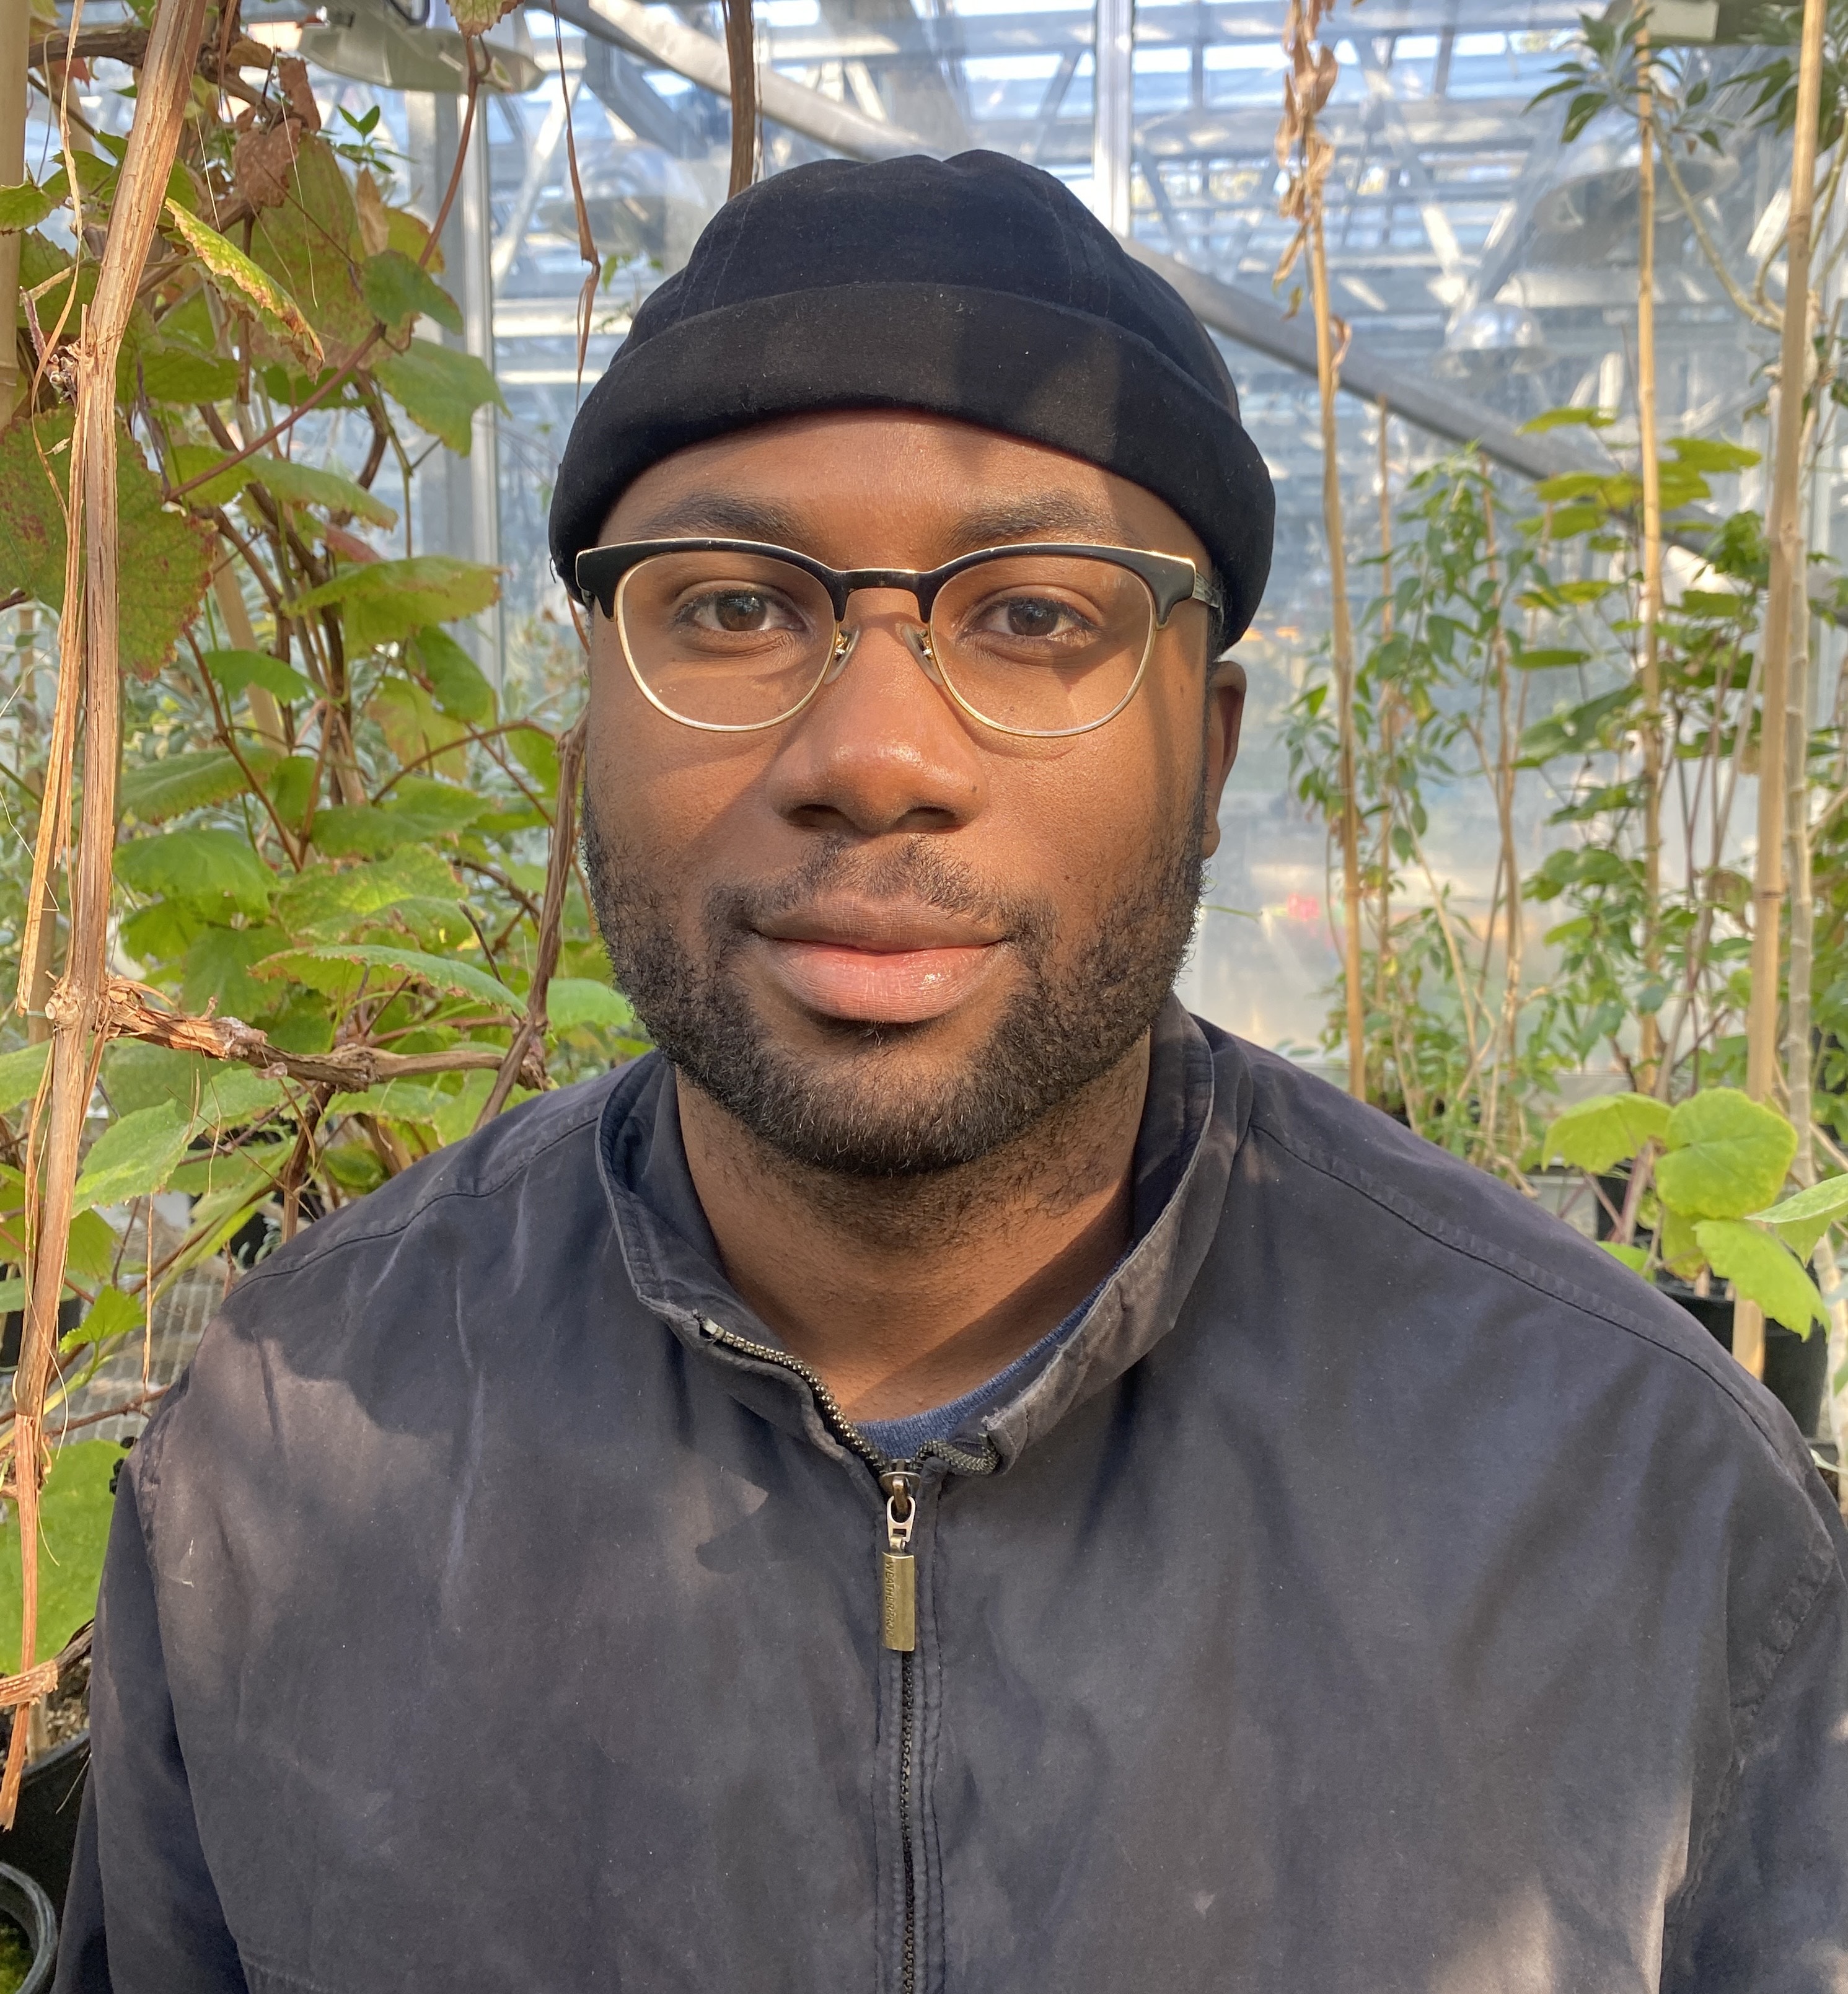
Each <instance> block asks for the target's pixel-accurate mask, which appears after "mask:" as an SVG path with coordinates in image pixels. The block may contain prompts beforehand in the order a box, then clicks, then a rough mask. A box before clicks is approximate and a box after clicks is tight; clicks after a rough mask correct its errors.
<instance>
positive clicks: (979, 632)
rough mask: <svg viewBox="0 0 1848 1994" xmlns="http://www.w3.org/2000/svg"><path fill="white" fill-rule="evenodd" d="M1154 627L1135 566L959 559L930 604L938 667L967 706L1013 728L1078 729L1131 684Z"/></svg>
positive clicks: (1036, 558) (1112, 705)
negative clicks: (963, 564)
mask: <svg viewBox="0 0 1848 1994" xmlns="http://www.w3.org/2000/svg"><path fill="white" fill-rule="evenodd" d="M1154 630H1155V605H1154V598H1152V597H1151V596H1150V594H1149V591H1148V589H1147V586H1146V585H1145V584H1144V583H1143V581H1142V579H1141V577H1140V576H1138V575H1134V574H1131V573H1130V570H1128V569H1127V568H1124V567H1116V565H1115V564H1114V563H1113V562H1110V561H1102V560H1084V559H1082V558H1079V557H1075V556H1071V557H1068V556H1065V555H1057V556H1054V555H1046V554H1023V555H1020V556H1018V557H1003V558H1002V559H1000V560H992V561H983V562H982V563H981V564H979V565H978V566H976V567H972V568H965V569H964V570H963V571H962V574H959V575H957V576H955V577H954V578H953V579H952V580H951V581H950V582H949V583H948V584H946V586H945V588H944V589H943V591H942V592H941V594H939V595H938V598H937V601H936V604H935V605H934V608H933V609H932V611H931V649H932V651H933V652H934V653H935V656H936V659H937V665H938V670H940V671H941V673H943V676H944V678H945V681H946V682H947V683H948V685H949V686H950V687H951V690H953V691H954V692H955V694H956V696H957V697H958V698H959V699H960V700H961V701H962V702H963V704H965V706H968V707H971V708H972V710H973V711H975V713H977V714H979V715H980V716H981V717H982V718H983V719H984V720H986V721H990V722H992V723H993V725H995V726H996V727H1000V728H1006V729H1007V730H1009V731H1010V732H1013V733H1017V734H1075V733H1077V732H1079V731H1082V729H1084V728H1087V727H1095V726H1096V725H1098V724H1099V722H1100V721H1105V720H1108V719H1109V718H1110V716H1111V715H1112V714H1113V713H1115V712H1116V710H1117V708H1118V707H1120V706H1121V705H1122V704H1123V702H1124V701H1126V699H1127V698H1128V697H1130V694H1131V693H1132V692H1133V691H1134V690H1135V689H1136V685H1137V680H1138V678H1139V677H1140V673H1141V671H1142V666H1143V660H1144V659H1145V658H1146V657H1147V655H1148V649H1149V643H1150V639H1151V638H1152V637H1153V636H1154Z"/></svg>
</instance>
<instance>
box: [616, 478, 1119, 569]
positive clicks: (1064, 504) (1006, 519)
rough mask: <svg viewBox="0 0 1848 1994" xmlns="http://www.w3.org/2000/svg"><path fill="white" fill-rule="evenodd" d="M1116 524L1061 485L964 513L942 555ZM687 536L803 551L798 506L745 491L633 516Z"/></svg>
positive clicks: (644, 530)
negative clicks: (1060, 488) (1054, 489)
mask: <svg viewBox="0 0 1848 1994" xmlns="http://www.w3.org/2000/svg"><path fill="white" fill-rule="evenodd" d="M1121 532H1122V528H1121V526H1120V525H1119V522H1117V521H1116V519H1114V518H1113V516H1111V515H1110V514H1109V512H1106V511H1105V510H1102V509H1100V508H1099V507H1097V506H1095V505H1089V504H1087V503H1086V502H1085V501H1084V500H1082V499H1075V498H1071V497H1068V495H1065V493H1063V492H1047V493H1045V494H1044V495H1040V496H1035V497H1033V498H1028V499H1014V500H1011V501H1009V502H1006V503H1005V504H1002V505H985V506H982V507H980V508H979V509H976V510H975V511H973V512H965V513H963V514H962V516H961V517H960V518H958V519H957V520H956V521H955V522H954V523H953V524H952V525H951V526H950V527H949V528H948V530H947V531H946V532H945V534H944V536H943V540H942V543H941V544H942V547H943V553H944V557H945V559H948V560H954V559H955V557H957V556H958V554H965V553H974V552H975V550H977V549H978V548H981V547H994V546H1006V544H1007V543H1009V542H1010V541H1013V540H1081V541H1087V542H1090V543H1094V544H1096V545H1099V546H1109V545H1113V544H1114V543H1115V542H1116V540H1117V539H1118V538H1119V536H1120V534H1121ZM681 534H685V535H687V536H689V537H693V538H708V537H709V538H711V539H714V540H763V541H767V542H769V543H771V544H773V545H774V546H785V547H794V548H796V549H797V550H803V551H806V550H804V547H803V543H804V540H806V539H807V537H808V536H807V532H806V530H805V527H804V522H803V520H802V519H801V516H800V515H798V514H797V513H796V512H794V511H792V510H791V509H790V508H789V507H787V506H786V505H779V504H778V503H777V502H776V500H774V499H747V498H743V497H741V496H739V495H737V494H735V493H733V492H689V493H687V495H685V496H684V498H681V499H676V500H675V501H674V502H673V503H672V504H671V505H667V506H664V507H663V509H661V510H660V512H652V513H650V515H649V516H648V517H647V518H646V519H643V520H640V521H639V522H637V524H636V526H635V528H634V529H633V538H635V539H636V540H671V539H674V538H675V537H676V536H679V535H681Z"/></svg>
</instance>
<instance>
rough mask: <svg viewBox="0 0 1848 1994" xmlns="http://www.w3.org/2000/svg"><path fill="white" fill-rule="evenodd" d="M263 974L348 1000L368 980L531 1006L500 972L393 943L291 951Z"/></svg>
mask: <svg viewBox="0 0 1848 1994" xmlns="http://www.w3.org/2000/svg"><path fill="white" fill-rule="evenodd" d="M254 973H255V975H259V976H267V977H287V978H290V980H291V981H292V982H297V983H301V984H305V985H307V987H308V988H310V990H318V991H321V992H323V993H324V995H328V996H335V997H339V998H341V999H343V1000H344V999H348V998H350V997H351V996H352V995H353V994H354V992H356V991H357V990H358V988H359V987H360V985H362V983H367V984H368V985H369V988H372V989H375V990H377V989H381V988H389V987H390V986H391V985H393V984H394V983H398V982H413V983H420V984H423V985H426V986H427V988H430V989H432V990H434V991H437V992H439V993H441V994H442V995H447V996H451V997H470V998H473V999H475V1000H476V1001H477V1002H480V1003H483V1004H488V1005H491V1006H493V1007H494V1008H495V1009H497V1010H502V1011H515V1012H517V1011H520V1010H523V1009H524V1008H525V1006H523V1003H522V1002H521V1001H520V999H519V998H518V997H516V996H515V995H514V994H513V992H512V991H511V990H509V988H507V986H506V985H505V984H504V983H502V982H501V981H500V980H499V978H498V977H494V976H491V975H489V973H488V971H486V970H485V969H477V968H475V965H474V964H472V963H467V962H458V961H457V960H456V959H455V958H454V957H453V956H443V955H430V954H427V953H425V952H424V951H423V950H421V949H414V948H399V947H395V946H394V945H393V944H391V943H389V942H328V943H324V944H321V946H320V947H315V948H297V949H288V950H285V951H283V953H282V954H278V955H273V956H272V957H270V958H269V961H266V962H260V963H259V964H256V965H255V971H254Z"/></svg>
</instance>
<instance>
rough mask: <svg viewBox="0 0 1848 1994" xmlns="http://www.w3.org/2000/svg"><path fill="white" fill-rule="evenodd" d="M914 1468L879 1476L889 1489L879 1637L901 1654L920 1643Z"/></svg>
mask: <svg viewBox="0 0 1848 1994" xmlns="http://www.w3.org/2000/svg"><path fill="white" fill-rule="evenodd" d="M917 1484H918V1477H917V1473H916V1472H915V1471H914V1470H911V1469H908V1468H893V1469H891V1470H890V1471H889V1472H886V1474H884V1475H881V1476H880V1477H879V1486H880V1488H881V1489H883V1490H884V1491H885V1492H886V1550H885V1555H884V1557H883V1558H882V1559H881V1561H880V1572H879V1639H880V1640H881V1641H882V1642H883V1643H884V1645H885V1646H886V1647H888V1648H890V1649H892V1650H894V1651H895V1652H897V1653H899V1654H901V1655H908V1654H910V1653H911V1651H912V1650H913V1649H914V1648H915V1647H916V1646H917V1560H916V1559H915V1558H914V1557H913V1556H912V1555H911V1533H912V1531H913V1530H914V1528H915V1527H916V1526H917Z"/></svg>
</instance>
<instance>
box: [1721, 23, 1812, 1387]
mask: <svg viewBox="0 0 1848 1994" xmlns="http://www.w3.org/2000/svg"><path fill="white" fill-rule="evenodd" d="M1825 17H1826V0H1803V39H1802V53H1801V57H1800V58H1799V60H1798V69H1797V115H1796V128H1795V132H1794V133H1793V134H1792V135H1791V159H1790V222H1789V226H1788V232H1787V235H1786V238H1785V240H1786V248H1785V258H1786V265H1785V268H1786V276H1785V288H1784V331H1783V338H1782V341H1781V350H1780V357H1779V366H1778V424H1777V447H1776V451H1775V454H1774V457H1773V459H1772V467H1771V521H1770V527H1769V538H1770V541H1771V588H1770V592H1769V597H1768V599H1767V602H1766V604H1765V612H1764V637H1763V640H1762V642H1761V644H1760V646H1759V653H1760V659H1761V667H1762V669H1761V675H1760V693H1759V698H1760V711H1761V714H1762V719H1761V723H1760V726H1759V742H1758V851H1757V859H1756V862H1755V863H1754V868H1753V877H1752V967H1751V999H1750V1006H1749V1007H1748V1009H1747V1013H1746V1081H1745V1085H1746V1091H1747V1093H1748V1094H1749V1095H1750V1096H1751V1097H1752V1098H1753V1099H1754V1101H1763V1100H1765V1099H1766V1098H1768V1097H1770V1096H1771V1095H1773V1094H1774V1093H1775V1091H1776V1090H1777V1085H1778V1078H1779V1076H1778V955H1779V947H1778V942H1779V936H1778V922H1779V919H1780V916H1781V902H1782V900H1783V898H1784V863H1783V860H1784V820H1785V808H1786V803H1787V799H1786V797H1785V753H1784V742H1785V714H1786V711H1787V710H1788V706H1789V703H1790V696H1789V684H1790V677H1789V663H1790V639H1791V609H1792V598H1794V597H1795V594H1796V593H1797V590H1798V583H1799V581H1800V580H1801V567H1802V558H1803V547H1802V521H1801V519H1799V518H1798V496H1799V491H1798V488H1799V485H1800V484H1801V481H1802V471H1803V401H1804V389H1805V377H1806V371H1807V370H1806V367H1805V361H1806V360H1807V358H1808V348H1809V255H1810V236H1811V226H1812V218H1813V214H1814V207H1815V170H1816V118H1817V112H1818V110H1819V107H1820V104H1821V101H1822V27H1823V22H1824V19H1825ZM1733 1355H1734V1356H1735V1357H1737V1358H1738V1359H1739V1361H1740V1363H1742V1364H1743V1365H1744V1366H1745V1367H1746V1369H1747V1370H1748V1371H1750V1372H1752V1374H1753V1376H1755V1377H1762V1376H1764V1314H1763V1313H1762V1311H1761V1310H1760V1309H1759V1308H1758V1307H1757V1305H1756V1304H1754V1303H1750V1302H1747V1301H1744V1300H1740V1301H1739V1302H1737V1304H1735V1305H1734V1308H1733Z"/></svg>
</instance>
